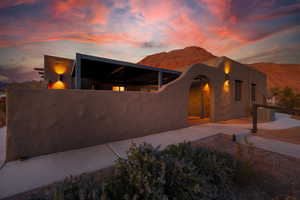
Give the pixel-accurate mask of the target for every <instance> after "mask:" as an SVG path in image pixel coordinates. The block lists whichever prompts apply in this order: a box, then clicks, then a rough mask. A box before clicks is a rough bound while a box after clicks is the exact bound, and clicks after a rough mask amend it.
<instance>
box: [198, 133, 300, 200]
mask: <svg viewBox="0 0 300 200" xmlns="http://www.w3.org/2000/svg"><path fill="white" fill-rule="evenodd" d="M193 144H194V145H195V146H206V147H210V148H214V149H217V150H219V151H225V152H228V153H230V154H232V155H234V156H235V157H237V158H240V159H242V160H245V161H247V162H249V166H251V167H253V168H254V170H255V171H251V170H249V168H248V169H247V167H246V169H245V170H244V172H242V173H244V175H243V176H242V177H244V180H241V184H242V185H244V186H245V187H244V190H243V191H241V196H242V197H241V199H264V198H262V197H265V199H269V198H270V197H271V198H275V197H277V198H278V197H281V196H285V197H286V196H289V195H291V196H294V197H296V198H295V199H300V160H299V159H296V158H292V157H289V156H284V155H281V154H278V153H274V152H269V151H266V150H263V149H258V148H255V147H253V146H252V145H249V146H246V145H240V144H237V143H234V142H232V141H231V139H230V137H229V136H227V135H222V134H220V135H216V136H212V137H208V138H206V139H202V140H199V141H196V142H194V143H193ZM245 194H246V196H243V195H245Z"/></svg>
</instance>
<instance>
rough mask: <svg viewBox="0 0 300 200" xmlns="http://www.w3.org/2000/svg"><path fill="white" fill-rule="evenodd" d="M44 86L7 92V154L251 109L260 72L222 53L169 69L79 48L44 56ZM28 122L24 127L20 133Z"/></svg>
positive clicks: (78, 144)
mask: <svg viewBox="0 0 300 200" xmlns="http://www.w3.org/2000/svg"><path fill="white" fill-rule="evenodd" d="M44 59H45V66H44V78H45V85H47V88H39V89H38V88H15V89H12V90H9V91H8V93H7V99H8V103H7V151H6V161H12V160H16V159H19V158H20V157H34V156H38V155H44V154H49V153H55V152H61V151H67V150H71V149H78V148H84V147H88V146H94V145H99V144H105V143H108V142H113V141H119V140H124V139H130V138H135V137H141V136H145V135H150V134H154V133H159V132H163V131H168V130H173V129H180V128H184V127H187V126H188V120H189V118H199V119H200V118H201V119H202V118H205V119H207V121H211V122H216V121H220V120H228V119H233V118H239V117H246V116H250V113H251V106H252V104H253V103H260V104H263V103H264V102H265V99H266V96H267V87H266V76H265V75H264V74H263V73H261V72H259V71H257V70H255V69H253V68H251V67H248V66H246V65H243V64H241V63H238V62H236V61H234V60H231V59H229V58H226V57H220V58H216V59H213V60H210V61H208V62H205V63H199V64H194V65H192V66H189V67H187V68H186V69H183V70H177V71H175V70H168V69H162V68H154V67H149V66H144V65H137V64H133V63H128V62H123V61H117V60H111V59H107V58H100V57H95V56H89V55H83V54H77V55H76V59H75V60H71V59H66V58H58V57H53V56H45V57H44ZM24 130H26V135H24V134H23V133H24Z"/></svg>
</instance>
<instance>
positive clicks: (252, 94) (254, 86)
mask: <svg viewBox="0 0 300 200" xmlns="http://www.w3.org/2000/svg"><path fill="white" fill-rule="evenodd" d="M255 90H256V84H254V83H252V84H251V100H252V101H256V91H255Z"/></svg>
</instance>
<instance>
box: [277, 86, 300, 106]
mask: <svg viewBox="0 0 300 200" xmlns="http://www.w3.org/2000/svg"><path fill="white" fill-rule="evenodd" d="M271 93H272V95H273V96H275V97H276V99H277V105H278V106H280V107H284V108H289V109H293V108H299V107H300V94H299V93H296V92H295V91H294V90H293V89H292V88H289V87H285V88H282V89H281V88H276V87H275V88H271Z"/></svg>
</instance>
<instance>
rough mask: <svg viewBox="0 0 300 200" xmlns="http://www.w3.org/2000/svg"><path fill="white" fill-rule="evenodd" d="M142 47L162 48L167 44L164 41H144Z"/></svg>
mask: <svg viewBox="0 0 300 200" xmlns="http://www.w3.org/2000/svg"><path fill="white" fill-rule="evenodd" d="M141 47H142V48H145V49H151V48H162V47H165V45H164V44H162V43H158V42H154V41H150V42H144V43H142V44H141Z"/></svg>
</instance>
